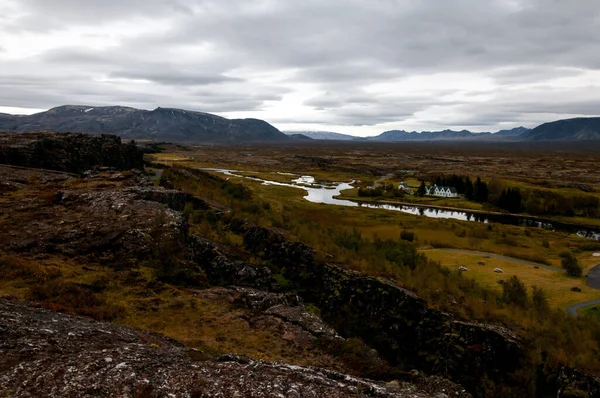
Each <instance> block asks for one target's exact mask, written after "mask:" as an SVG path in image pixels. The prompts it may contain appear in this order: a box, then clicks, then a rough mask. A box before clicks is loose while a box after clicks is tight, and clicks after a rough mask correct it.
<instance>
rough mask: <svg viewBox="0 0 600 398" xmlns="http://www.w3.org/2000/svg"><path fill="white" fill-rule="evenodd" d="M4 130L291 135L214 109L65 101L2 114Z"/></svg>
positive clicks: (193, 136)
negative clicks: (40, 108) (41, 109)
mask: <svg viewBox="0 0 600 398" xmlns="http://www.w3.org/2000/svg"><path fill="white" fill-rule="evenodd" d="M0 130H5V131H9V132H27V131H35V130H53V131H57V132H75V133H91V134H115V135H119V136H120V137H121V138H124V139H154V140H164V141H172V142H187V143H200V142H250V141H256V142H260V141H286V140H288V139H289V138H288V137H287V136H286V135H285V134H283V133H282V132H280V131H279V130H278V129H276V128H275V127H273V126H272V125H270V124H269V123H267V122H265V121H263V120H259V119H251V118H249V119H227V118H224V117H221V116H217V115H213V114H210V113H204V112H196V111H188V110H184V109H177V108H161V107H158V108H156V109H154V110H142V109H136V108H131V107H124V106H103V107H94V106H87V105H62V106H59V107H55V108H52V109H49V110H47V111H44V112H40V113H35V114H33V115H4V114H0Z"/></svg>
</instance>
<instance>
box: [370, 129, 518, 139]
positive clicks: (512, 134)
mask: <svg viewBox="0 0 600 398" xmlns="http://www.w3.org/2000/svg"><path fill="white" fill-rule="evenodd" d="M526 131H529V129H528V128H526V127H516V128H514V129H511V130H500V131H498V132H496V133H487V132H486V133H473V132H471V131H469V130H460V131H455V130H442V131H423V132H420V133H419V132H416V131H411V132H409V131H405V130H390V131H385V132H383V133H381V134H380V135H378V136H375V137H369V138H368V139H369V140H371V141H460V140H465V141H466V140H469V141H475V140H477V141H485V140H490V141H491V140H500V139H501V140H509V139H519V138H518V137H520V135H521V134H523V133H524V132H526Z"/></svg>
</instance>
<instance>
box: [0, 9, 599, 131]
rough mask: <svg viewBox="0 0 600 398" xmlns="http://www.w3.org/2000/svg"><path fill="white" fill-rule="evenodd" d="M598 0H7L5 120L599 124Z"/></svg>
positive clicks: (2, 43)
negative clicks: (122, 112) (41, 115)
mask: <svg viewBox="0 0 600 398" xmlns="http://www.w3.org/2000/svg"><path fill="white" fill-rule="evenodd" d="M599 88H600V3H599V2H598V0H572V1H566V0H427V1H423V0H343V1H342V0H189V1H183V0H180V1H175V0H88V1H82V0H0V112H6V113H32V112H37V111H40V110H45V109H48V108H51V107H53V106H58V105H63V104H82V105H91V106H100V105H117V104H118V105H127V106H133V107H138V108H144V109H153V108H155V107H157V106H162V107H178V108H184V109H189V110H197V111H204V112H211V113H216V114H219V115H222V116H225V117H256V118H261V119H265V120H267V121H268V122H270V123H272V124H273V125H275V126H276V127H278V128H279V129H281V130H329V131H337V132H341V133H349V134H355V135H374V134H379V133H381V132H383V131H385V130H390V129H406V130H439V129H444V128H452V129H460V128H467V129H470V130H472V131H496V130H499V129H503V128H512V127H516V126H520V125H524V126H527V127H533V126H536V125H537V124H540V123H542V122H546V121H551V120H556V119H561V118H567V117H574V116H598V115H600V90H599Z"/></svg>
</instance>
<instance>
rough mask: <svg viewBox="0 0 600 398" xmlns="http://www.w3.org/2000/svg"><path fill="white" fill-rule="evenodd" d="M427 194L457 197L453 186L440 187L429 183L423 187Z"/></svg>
mask: <svg viewBox="0 0 600 398" xmlns="http://www.w3.org/2000/svg"><path fill="white" fill-rule="evenodd" d="M425 191H426V193H427V195H431V196H439V197H442V198H458V192H457V191H456V188H454V187H442V186H437V185H429V186H428V187H425Z"/></svg>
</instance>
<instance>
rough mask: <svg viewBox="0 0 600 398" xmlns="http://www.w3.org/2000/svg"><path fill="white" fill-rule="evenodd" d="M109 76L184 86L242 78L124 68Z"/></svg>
mask: <svg viewBox="0 0 600 398" xmlns="http://www.w3.org/2000/svg"><path fill="white" fill-rule="evenodd" d="M109 76H110V77H115V78H124V79H133V80H148V81H151V82H155V83H159V84H166V85H176V86H179V85H184V86H199V85H207V84H217V83H224V82H241V81H242V79H240V78H235V77H228V76H223V75H205V74H201V73H193V72H183V71H171V70H163V71H160V70H157V71H151V70H125V71H116V72H111V73H110V74H109Z"/></svg>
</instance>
